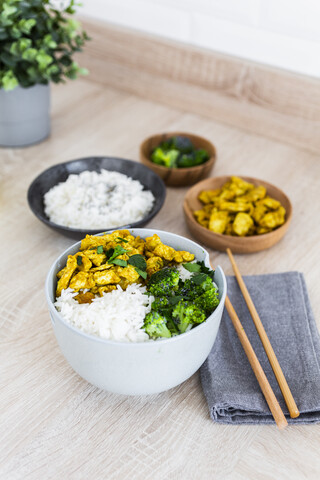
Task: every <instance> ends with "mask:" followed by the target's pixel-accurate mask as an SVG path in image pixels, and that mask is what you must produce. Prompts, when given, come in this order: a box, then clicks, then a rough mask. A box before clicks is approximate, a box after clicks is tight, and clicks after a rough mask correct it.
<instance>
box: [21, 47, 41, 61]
mask: <svg viewBox="0 0 320 480" xmlns="http://www.w3.org/2000/svg"><path fill="white" fill-rule="evenodd" d="M37 54H38V50H36V49H35V48H28V49H27V50H25V51H24V52H23V54H22V58H23V60H27V62H34V61H35V59H36V56H37Z"/></svg>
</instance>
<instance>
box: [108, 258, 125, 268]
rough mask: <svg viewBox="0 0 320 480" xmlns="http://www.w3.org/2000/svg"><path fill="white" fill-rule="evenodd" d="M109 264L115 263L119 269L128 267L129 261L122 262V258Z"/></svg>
mask: <svg viewBox="0 0 320 480" xmlns="http://www.w3.org/2000/svg"><path fill="white" fill-rule="evenodd" d="M109 263H114V264H115V265H119V267H126V266H127V265H128V263H127V261H126V260H121V258H115V259H114V260H112V261H111V262H110V260H109Z"/></svg>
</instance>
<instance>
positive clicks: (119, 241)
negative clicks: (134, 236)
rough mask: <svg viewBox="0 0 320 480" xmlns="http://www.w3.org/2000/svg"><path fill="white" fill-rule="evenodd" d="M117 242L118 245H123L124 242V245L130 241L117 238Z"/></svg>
mask: <svg viewBox="0 0 320 480" xmlns="http://www.w3.org/2000/svg"><path fill="white" fill-rule="evenodd" d="M115 241H116V242H117V243H122V242H124V243H129V240H126V239H125V238H122V237H117V238H116V239H115Z"/></svg>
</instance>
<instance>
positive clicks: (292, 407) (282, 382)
mask: <svg viewBox="0 0 320 480" xmlns="http://www.w3.org/2000/svg"><path fill="white" fill-rule="evenodd" d="M227 254H228V257H229V259H230V262H231V265H232V268H233V271H234V274H235V276H236V279H237V281H238V284H239V287H240V290H241V292H242V295H243V297H244V299H245V301H246V304H247V306H248V309H249V312H250V315H251V317H252V320H253V322H254V324H255V326H256V329H257V332H258V334H259V337H260V339H261V342H262V345H263V347H264V349H265V352H266V354H267V356H268V359H269V362H270V365H271V367H272V370H273V372H274V375H275V377H276V379H277V381H278V384H279V387H280V389H281V392H282V395H283V398H284V400H285V402H286V404H287V407H288V410H289V413H290V417H291V418H297V417H299V415H300V412H299V410H298V407H297V405H296V402H295V401H294V398H293V396H292V393H291V390H290V388H289V385H288V383H287V381H286V379H285V376H284V374H283V371H282V369H281V367H280V364H279V362H278V359H277V357H276V354H275V353H274V350H273V348H272V346H271V343H270V340H269V338H268V336H267V334H266V331H265V329H264V327H263V325H262V322H261V320H260V317H259V315H258V312H257V310H256V308H255V306H254V303H253V301H252V298H251V297H250V294H249V292H248V290H247V287H246V284H245V283H244V281H243V278H242V276H241V273H240V271H239V268H238V266H237V264H236V261H235V259H234V257H233V255H232V252H231V250H230V248H227Z"/></svg>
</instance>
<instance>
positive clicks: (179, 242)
mask: <svg viewBox="0 0 320 480" xmlns="http://www.w3.org/2000/svg"><path fill="white" fill-rule="evenodd" d="M130 232H131V233H132V234H133V235H140V236H141V237H142V238H146V237H149V236H152V235H153V234H154V233H157V234H158V235H159V236H160V238H161V240H162V242H163V243H165V244H167V245H170V246H172V247H173V248H175V249H178V250H186V251H189V252H192V253H194V254H195V256H196V259H197V260H200V261H202V260H203V261H204V263H205V265H206V266H208V267H210V263H209V254H208V252H207V251H206V250H204V249H203V248H202V247H201V246H200V245H198V244H197V243H195V242H193V241H191V240H189V239H187V238H184V237H181V236H179V235H175V234H174V233H169V232H163V231H160V230H151V229H148V228H135V229H131V230H130ZM79 246H80V242H77V243H75V244H74V245H72V246H71V247H70V248H68V249H67V250H66V251H65V252H64V253H63V254H62V255H60V257H59V258H58V259H57V260H56V261H55V262H54V264H53V265H52V267H51V269H50V271H49V273H48V276H47V279H46V286H45V291H46V297H47V301H48V305H49V311H50V317H51V321H52V326H53V330H54V333H55V335H56V338H57V341H58V344H59V346H60V349H61V351H62V353H63V355H64V356H65V358H66V360H67V361H68V362H69V364H70V365H71V366H72V368H73V369H74V370H75V371H76V372H77V373H78V374H79V375H80V376H81V377H83V378H84V379H85V380H87V381H88V382H90V383H92V384H93V385H95V386H97V387H99V388H102V389H103V390H108V391H109V392H114V393H121V394H126V395H147V394H153V393H159V392H163V391H165V390H168V389H170V388H172V387H175V386H176V385H179V384H180V383H182V382H184V381H185V380H187V379H188V378H189V377H191V375H193V374H194V373H195V372H196V371H197V370H198V368H199V367H200V366H201V365H202V364H203V362H204V361H205V359H206V358H207V356H208V355H209V352H210V350H211V348H212V346H213V344H214V341H215V339H216V336H217V332H218V329H219V325H220V321H221V316H222V312H223V308H224V302H225V297H226V290H227V284H226V278H225V275H224V273H223V271H222V269H221V268H220V267H219V266H218V267H217V269H216V272H215V282H216V284H217V285H218V287H219V292H220V293H219V296H220V303H219V305H218V307H217V308H216V310H215V311H214V312H213V313H212V314H211V315H210V317H208V318H207V320H206V321H205V322H204V323H202V324H200V325H198V326H197V327H194V328H193V329H192V330H190V331H189V332H187V333H184V334H182V335H178V336H176V337H173V338H169V339H165V340H157V341H154V342H143V343H124V342H116V341H111V340H105V339H103V338H99V337H97V336H94V335H89V334H86V333H83V332H82V331H80V330H78V329H77V328H75V327H72V326H71V325H69V324H68V323H67V322H66V321H65V320H64V319H63V318H62V316H61V315H60V313H59V312H58V311H57V310H56V309H55V307H54V305H53V302H54V301H55V290H56V282H57V280H56V274H57V272H58V271H59V270H61V268H63V267H64V266H65V264H66V260H67V257H68V255H73V254H75V253H76V252H77V251H78V250H79Z"/></svg>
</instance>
